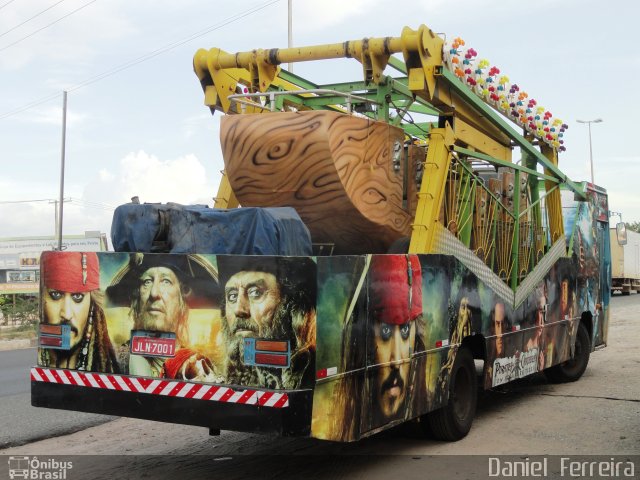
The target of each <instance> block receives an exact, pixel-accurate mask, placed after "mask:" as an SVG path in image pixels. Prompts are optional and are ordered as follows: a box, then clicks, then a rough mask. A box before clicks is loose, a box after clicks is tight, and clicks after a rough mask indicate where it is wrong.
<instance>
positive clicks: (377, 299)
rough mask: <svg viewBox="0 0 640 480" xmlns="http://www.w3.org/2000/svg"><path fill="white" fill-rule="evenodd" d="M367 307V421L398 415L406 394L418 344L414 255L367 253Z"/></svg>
mask: <svg viewBox="0 0 640 480" xmlns="http://www.w3.org/2000/svg"><path fill="white" fill-rule="evenodd" d="M369 276H370V282H371V283H370V289H369V292H370V302H371V304H370V309H371V312H372V314H373V316H372V328H373V335H372V336H370V338H372V340H373V345H372V347H373V348H372V350H373V352H374V353H373V356H374V358H373V361H374V365H377V366H378V367H377V370H376V372H377V373H376V374H375V375H374V377H373V385H372V387H371V393H372V395H373V405H374V411H373V412H372V422H373V425H372V426H373V427H376V426H379V425H382V424H385V423H387V422H389V421H391V420H395V419H398V418H404V416H405V413H406V412H405V410H406V408H405V406H406V405H407V402H408V398H409V396H410V394H409V391H410V388H411V385H412V384H413V381H412V379H411V355H412V354H413V353H414V352H415V351H416V350H420V349H423V342H422V335H421V334H420V332H418V322H417V321H416V320H417V319H419V318H421V316H422V271H421V267H420V262H419V260H418V256H417V255H376V256H374V257H373V258H372V259H371V266H370V270H369Z"/></svg>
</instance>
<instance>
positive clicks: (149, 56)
mask: <svg viewBox="0 0 640 480" xmlns="http://www.w3.org/2000/svg"><path fill="white" fill-rule="evenodd" d="M279 1H281V0H270V1H268V2H266V3H264V4H262V5H260V6H257V7H252V8H250V9H249V10H246V11H244V12H241V13H238V14H236V15H233V16H231V17H229V18H227V19H225V20H223V21H222V22H220V23H217V24H215V25H213V26H211V27H207V28H205V29H204V30H200V31H199V32H196V33H194V34H192V35H189V36H188V37H186V38H184V39H182V40H178V41H177V42H174V43H170V44H168V45H165V46H164V47H161V48H159V49H157V50H154V51H152V52H149V53H147V54H145V55H142V56H140V57H138V58H136V59H134V60H130V61H128V62H126V63H123V64H121V65H119V66H117V67H115V68H113V69H111V70H108V71H106V72H103V73H100V74H98V75H96V76H94V77H91V78H89V79H87V80H85V81H84V82H81V83H79V84H77V85H74V86H73V87H71V88H69V89H68V90H67V91H69V92H73V91H74V90H78V89H80V88H82V87H86V86H87V85H90V84H92V83H95V82H97V81H99V80H102V79H104V78H107V77H110V76H111V75H115V74H116V73H119V72H121V71H123V70H126V69H128V68H131V67H133V66H135V65H138V64H140V63H142V62H146V61H147V60H151V59H152V58H154V57H157V56H158V55H161V54H163V53H166V52H168V51H170V50H173V49H174V48H177V47H179V46H181V45H184V44H185V43H188V42H190V41H191V40H195V39H196V38H199V37H202V36H204V35H206V34H207V33H211V32H213V31H215V30H219V29H221V28H222V27H226V26H227V25H229V24H231V23H233V22H237V21H238V20H241V19H243V18H245V17H248V16H249V15H251V14H253V13H256V12H258V11H260V10H263V9H265V8H267V7H269V6H271V5H273V4H274V3H278V2H279ZM2 118H4V117H0V119H2Z"/></svg>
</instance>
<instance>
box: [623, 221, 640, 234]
mask: <svg viewBox="0 0 640 480" xmlns="http://www.w3.org/2000/svg"><path fill="white" fill-rule="evenodd" d="M624 224H625V225H626V226H627V230H631V231H632V232H638V233H640V222H631V223H629V222H624Z"/></svg>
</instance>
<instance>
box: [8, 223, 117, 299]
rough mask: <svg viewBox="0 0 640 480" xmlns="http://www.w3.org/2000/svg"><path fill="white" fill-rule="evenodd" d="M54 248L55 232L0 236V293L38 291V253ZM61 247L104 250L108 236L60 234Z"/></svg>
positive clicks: (85, 250)
mask: <svg viewBox="0 0 640 480" xmlns="http://www.w3.org/2000/svg"><path fill="white" fill-rule="evenodd" d="M57 248H58V239H57V237H55V236H44V237H22V238H0V295H7V294H36V293H38V288H39V283H40V254H41V253H42V252H46V251H51V250H55V249H57ZM62 249H63V250H67V251H83V252H103V251H106V250H107V237H106V235H105V234H103V233H99V232H95V233H94V232H91V234H86V235H67V236H63V237H62Z"/></svg>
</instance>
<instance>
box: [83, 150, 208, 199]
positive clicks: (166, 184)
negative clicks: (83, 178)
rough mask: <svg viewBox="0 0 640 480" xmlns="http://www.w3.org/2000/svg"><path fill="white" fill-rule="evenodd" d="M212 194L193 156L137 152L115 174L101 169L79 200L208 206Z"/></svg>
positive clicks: (121, 164) (206, 176) (206, 177)
mask: <svg viewBox="0 0 640 480" xmlns="http://www.w3.org/2000/svg"><path fill="white" fill-rule="evenodd" d="M215 193H216V185H215V184H214V183H213V182H212V181H211V180H210V178H209V176H208V175H207V172H206V170H205V167H204V165H202V163H200V161H199V160H198V159H197V158H196V157H195V155H192V154H188V155H184V156H182V157H179V158H176V159H172V160H160V159H159V158H158V157H156V156H154V155H150V154H148V153H146V152H145V151H143V150H139V151H137V152H131V153H129V154H128V155H126V156H125V157H124V158H123V159H121V160H120V165H119V168H118V170H117V171H116V172H112V171H109V170H107V169H104V168H103V169H101V170H100V171H99V172H98V175H97V177H96V178H95V179H93V180H92V181H91V182H90V183H89V184H88V185H87V186H86V187H85V189H84V193H83V195H82V199H83V200H84V201H87V202H92V203H97V204H107V205H114V206H115V205H120V204H122V203H127V202H130V201H131V197H134V196H138V197H139V198H140V201H141V202H143V203H144V202H150V203H151V202H163V203H166V202H175V203H182V204H193V203H206V204H210V203H212V200H211V199H212V197H213V196H214V195H215Z"/></svg>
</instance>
